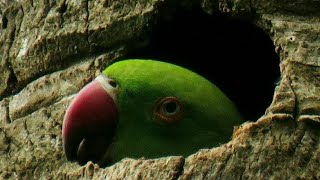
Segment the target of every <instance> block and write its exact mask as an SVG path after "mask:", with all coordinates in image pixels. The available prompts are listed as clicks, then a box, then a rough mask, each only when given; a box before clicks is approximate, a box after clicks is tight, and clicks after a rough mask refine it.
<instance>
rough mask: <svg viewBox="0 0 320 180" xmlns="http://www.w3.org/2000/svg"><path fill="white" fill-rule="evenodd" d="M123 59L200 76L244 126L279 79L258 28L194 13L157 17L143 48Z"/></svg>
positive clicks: (261, 111)
mask: <svg viewBox="0 0 320 180" xmlns="http://www.w3.org/2000/svg"><path fill="white" fill-rule="evenodd" d="M124 58H143V59H146V58H147V59H156V60H162V61H167V62H171V63H175V64H178V65H181V66H183V67H186V68H188V69H190V70H193V71H195V72H197V73H198V74H200V75H203V76H204V77H206V78H207V79H209V80H210V81H212V82H214V83H215V84H216V85H217V86H218V87H219V88H220V89H222V90H223V91H224V92H225V93H226V94H227V96H228V97H229V98H230V99H231V100H233V102H235V104H236V106H237V107H238V109H239V111H240V112H241V113H242V115H243V116H244V117H245V118H246V120H249V121H255V120H257V119H258V118H259V117H261V116H262V115H263V114H264V113H265V110H266V108H267V107H268V106H269V105H270V103H271V101H272V97H273V93H274V88H275V84H276V81H277V80H278V79H279V77H280V72H279V57H278V56H277V54H276V53H275V48H274V45H273V43H272V41H271V39H270V37H269V36H268V35H267V34H265V33H264V32H263V30H262V29H260V28H257V27H255V26H254V25H253V24H251V23H249V22H247V21H244V20H239V19H237V20H236V19H232V18H230V17H228V16H227V15H224V14H221V13H215V14H213V15H209V14H207V13H205V12H204V11H203V10H202V9H200V8H193V9H189V10H186V9H176V10H175V11H173V12H172V13H171V14H170V15H168V16H160V18H159V20H158V21H157V23H156V24H155V25H154V27H153V30H152V32H151V39H150V42H149V44H148V45H147V46H145V47H143V48H139V49H135V50H133V51H131V52H130V53H129V54H127V56H126V57H124Z"/></svg>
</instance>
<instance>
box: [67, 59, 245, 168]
mask: <svg viewBox="0 0 320 180" xmlns="http://www.w3.org/2000/svg"><path fill="white" fill-rule="evenodd" d="M242 122H243V119H242V117H241V115H240V114H239V112H238V111H237V109H236V107H235V106H234V104H233V103H232V102H231V101H230V100H229V99H228V97H227V96H226V95H224V94H223V93H222V92H221V91H220V90H219V88H218V87H216V86H215V85H214V84H213V83H211V82H210V81H208V80H207V79H205V78H203V77H202V76H200V75H198V74H196V73H194V72H192V71H190V70H188V69H186V68H183V67H180V66H177V65H174V64H170V63H166V62H162V61H155V60H138V59H137V60H136V59H129V60H123V61H118V62H116V63H113V64H112V65H110V66H108V67H107V68H106V69H105V70H104V71H103V72H102V73H101V75H99V76H98V77H96V78H95V79H94V80H93V81H92V82H90V83H89V84H87V85H86V86H85V87H84V88H83V89H81V90H80V91H79V93H78V94H77V95H76V97H75V98H74V99H73V100H72V102H71V104H70V105H69V107H68V109H67V111H66V114H65V117H64V121H63V127H62V140H63V148H64V151H65V154H66V157H67V159H68V160H71V161H78V162H80V163H85V162H87V161H93V162H97V163H100V164H111V163H115V162H117V161H119V160H121V159H122V158H125V157H130V158H140V157H145V158H158V157H163V156H169V155H182V156H188V155H190V154H192V153H195V152H196V151H197V150H199V149H202V148H211V147H214V146H217V145H219V144H221V143H225V142H227V141H228V140H230V138H231V135H232V131H233V127H234V126H236V125H240V123H242Z"/></svg>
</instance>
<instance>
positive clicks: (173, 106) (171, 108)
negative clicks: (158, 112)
mask: <svg viewBox="0 0 320 180" xmlns="http://www.w3.org/2000/svg"><path fill="white" fill-rule="evenodd" d="M165 109H166V111H167V113H174V112H175V111H176V109H177V104H176V103H175V102H172V101H171V102H168V103H166V106H165Z"/></svg>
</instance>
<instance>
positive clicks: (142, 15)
mask: <svg viewBox="0 0 320 180" xmlns="http://www.w3.org/2000/svg"><path fill="white" fill-rule="evenodd" d="M172 2H173V1H172ZM174 2H175V3H167V1H166V0H164V1H162V0H152V1H144V0H138V1H126V0H123V1H108V0H96V1H87V0H83V1H73V0H60V1H51V0H43V1H38V0H22V1H9V0H3V1H1V2H0V177H1V178H3V179H16V178H26V179H33V178H34V179H38V178H45V179H78V178H89V179H108V178H109V179H125V178H128V179H239V178H244V179H256V178H257V177H259V178H260V179H270V178H276V179H289V178H290V179H291V178H292V179H319V178H320V171H318V169H319V167H320V161H319V159H320V146H319V145H318V144H319V141H320V138H319V137H320V136H319V135H320V134H319V131H318V128H319V124H318V123H319V121H320V114H319V109H320V103H319V102H320V101H319V100H320V89H319V88H320V81H319V77H320V76H319V75H320V69H319V65H320V43H319V42H320V41H319V37H318V36H319V33H320V11H319V9H320V3H319V2H318V1H313V0H306V1H301V0H293V1H290V2H289V3H288V2H287V1H276V0H274V1H268V0H263V1H247V0H240V1H239V0H237V1H232V0H221V1H214V0H203V1H199V2H197V3H200V4H201V5H202V8H203V9H204V10H205V11H206V12H208V13H212V12H216V11H220V12H224V13H228V14H230V15H231V16H235V17H238V16H243V15H246V16H248V15H250V16H253V17H254V18H252V19H251V20H252V22H253V23H255V24H256V25H257V26H259V27H260V28H262V29H264V30H265V32H266V33H268V34H269V36H270V38H271V39H272V40H273V42H274V45H275V47H276V51H277V53H278V54H279V56H280V59H281V62H280V65H279V67H280V70H281V81H280V83H279V85H277V87H276V89H275V92H274V97H273V100H272V104H271V105H270V106H269V107H268V108H267V110H266V113H265V114H264V115H263V116H262V117H261V118H260V119H258V120H257V121H256V122H247V123H244V124H242V125H241V126H240V127H236V128H235V130H234V133H233V137H232V139H231V140H230V142H228V143H226V144H223V145H221V146H220V147H216V148H213V149H203V150H199V152H197V153H195V154H193V155H191V156H189V157H180V156H172V157H163V158H159V159H129V158H126V159H123V160H122V161H120V162H119V163H116V164H115V165H113V166H110V167H106V168H100V167H99V166H98V165H96V164H93V163H91V162H88V163H87V164H86V165H84V166H80V165H78V164H77V163H71V162H68V161H67V160H66V158H65V156H64V153H63V150H62V142H61V127H62V120H63V116H64V113H65V110H66V107H67V106H68V104H69V103H70V100H71V99H72V98H73V97H74V94H75V93H77V92H78V91H79V89H80V88H81V87H83V86H84V85H85V84H86V83H88V82H89V81H90V80H92V79H93V78H94V77H95V76H96V75H97V74H99V73H100V72H101V70H102V69H104V68H105V67H106V66H107V65H108V64H109V63H111V62H112V61H113V60H115V59H117V58H119V57H122V56H124V55H125V54H126V53H127V52H130V51H131V50H132V49H133V48H136V47H140V46H144V45H145V44H146V43H147V40H148V36H149V34H148V33H147V32H149V31H150V30H151V25H150V24H152V22H154V21H156V19H157V17H158V16H165V14H161V13H160V14H159V8H160V7H163V6H175V4H177V3H179V1H174ZM181 2H182V1H181ZM185 2H186V1H185ZM185 2H184V3H185ZM190 2H191V1H190Z"/></svg>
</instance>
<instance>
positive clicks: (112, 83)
mask: <svg viewBox="0 0 320 180" xmlns="http://www.w3.org/2000/svg"><path fill="white" fill-rule="evenodd" d="M109 84H110V86H112V87H114V88H116V87H117V83H116V82H115V81H112V80H110V81H109Z"/></svg>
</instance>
